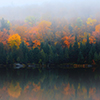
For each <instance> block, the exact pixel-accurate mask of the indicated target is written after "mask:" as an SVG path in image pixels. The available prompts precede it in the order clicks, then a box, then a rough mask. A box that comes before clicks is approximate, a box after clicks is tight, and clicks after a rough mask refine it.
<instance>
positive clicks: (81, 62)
mask: <svg viewBox="0 0 100 100" xmlns="http://www.w3.org/2000/svg"><path fill="white" fill-rule="evenodd" d="M77 63H79V64H83V63H84V57H83V55H82V52H81V51H80V52H79V54H78V59H77Z"/></svg>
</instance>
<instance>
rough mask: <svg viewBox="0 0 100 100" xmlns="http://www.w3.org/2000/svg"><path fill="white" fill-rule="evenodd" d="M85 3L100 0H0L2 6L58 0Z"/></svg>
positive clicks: (55, 1) (59, 0)
mask: <svg viewBox="0 0 100 100" xmlns="http://www.w3.org/2000/svg"><path fill="white" fill-rule="evenodd" d="M83 1H84V2H85V3H91V1H92V2H93V1H94V2H93V3H96V2H97V1H98V3H99V0H0V7H3V6H22V5H32V4H40V5H41V4H43V3H57V2H63V3H69V2H70V3H75V2H77V3H78V2H80V3H81V2H82V3H83Z"/></svg>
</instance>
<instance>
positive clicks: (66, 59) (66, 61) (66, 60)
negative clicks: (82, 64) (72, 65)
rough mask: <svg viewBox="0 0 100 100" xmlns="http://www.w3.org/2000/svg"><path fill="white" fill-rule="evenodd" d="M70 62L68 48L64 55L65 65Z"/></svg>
mask: <svg viewBox="0 0 100 100" xmlns="http://www.w3.org/2000/svg"><path fill="white" fill-rule="evenodd" d="M68 62H69V54H68V48H66V49H65V53H64V63H68Z"/></svg>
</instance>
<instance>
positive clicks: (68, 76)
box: [0, 68, 100, 100]
mask: <svg viewBox="0 0 100 100" xmlns="http://www.w3.org/2000/svg"><path fill="white" fill-rule="evenodd" d="M0 100H100V69H99V68H98V69H95V68H93V69H92V68H90V69H85V68H84V69H60V68H59V69H56V68H55V69H54V68H53V69H28V68H26V69H5V68H1V69H0Z"/></svg>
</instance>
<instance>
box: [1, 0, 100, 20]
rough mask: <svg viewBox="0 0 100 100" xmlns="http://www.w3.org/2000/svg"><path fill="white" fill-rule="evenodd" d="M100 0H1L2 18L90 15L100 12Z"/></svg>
mask: <svg viewBox="0 0 100 100" xmlns="http://www.w3.org/2000/svg"><path fill="white" fill-rule="evenodd" d="M99 9H100V0H0V18H2V17H4V18H6V19H8V20H10V19H11V20H13V19H25V18H26V17H27V16H35V17H43V16H45V17H50V16H51V17H66V18H71V17H74V16H76V17H84V16H85V17H89V16H94V15H96V14H99V12H100V10H99Z"/></svg>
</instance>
